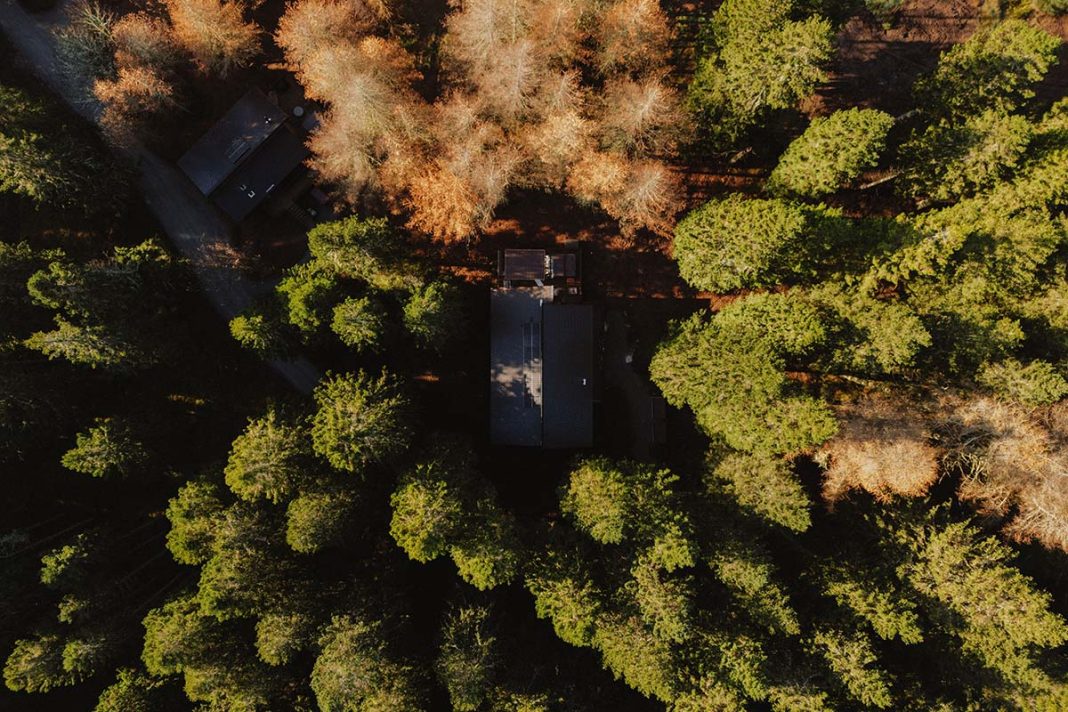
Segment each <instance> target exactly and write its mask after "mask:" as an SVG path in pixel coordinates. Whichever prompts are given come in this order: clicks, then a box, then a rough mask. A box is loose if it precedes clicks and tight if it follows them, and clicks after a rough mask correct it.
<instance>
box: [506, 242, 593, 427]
mask: <svg viewBox="0 0 1068 712" xmlns="http://www.w3.org/2000/svg"><path fill="white" fill-rule="evenodd" d="M579 263H580V255H579V254H578V252H576V251H568V252H560V253H557V254H549V253H547V252H546V251H544V250H504V251H503V252H502V253H501V254H500V255H498V277H499V286H498V287H496V288H494V289H493V290H491V292H490V440H491V441H492V442H493V443H494V444H496V445H518V446H526V447H542V448H585V447H590V446H591V445H593V421H594V402H595V401H596V400H597V396H596V384H597V381H598V379H597V378H596V373H595V355H596V354H595V344H596V337H597V325H596V312H595V309H594V307H593V305H591V304H584V303H582V302H581V301H580V296H581V282H580V277H579V270H578V265H579Z"/></svg>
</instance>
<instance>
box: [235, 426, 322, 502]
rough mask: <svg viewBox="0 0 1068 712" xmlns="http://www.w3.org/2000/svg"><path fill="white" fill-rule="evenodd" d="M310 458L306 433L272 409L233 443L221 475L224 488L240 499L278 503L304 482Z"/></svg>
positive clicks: (248, 427) (247, 427)
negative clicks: (224, 478)
mask: <svg viewBox="0 0 1068 712" xmlns="http://www.w3.org/2000/svg"><path fill="white" fill-rule="evenodd" d="M310 454H311V453H310V448H309V445H308V434H307V431H306V430H305V429H304V428H303V427H301V426H300V424H298V423H293V422H290V421H288V420H286V419H284V418H283V417H281V416H280V415H279V414H278V412H277V411H276V410H274V409H273V408H272V409H271V410H268V411H267V413H266V414H265V415H264V416H263V417H261V418H256V419H250V420H249V422H248V425H247V426H246V428H245V431H244V432H243V433H242V434H241V435H240V436H238V437H237V439H236V440H234V443H233V447H232V449H231V451H230V459H229V461H228V462H227V464H226V469H225V471H224V473H225V476H226V484H227V486H228V487H229V488H230V490H231V491H232V492H233V493H234V494H236V495H237V496H238V497H240V498H242V499H245V500H248V501H255V500H257V499H261V498H262V499H267V500H269V501H271V502H274V503H278V502H279V501H282V500H283V499H287V498H288V497H290V496H292V495H293V494H294V493H295V492H296V491H297V490H298V489H299V488H300V486H301V484H302V482H303V481H304V480H305V479H307V476H308V474H307V473H308V467H309V462H308V458H309V455H310Z"/></svg>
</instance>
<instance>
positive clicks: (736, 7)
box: [688, 0, 832, 145]
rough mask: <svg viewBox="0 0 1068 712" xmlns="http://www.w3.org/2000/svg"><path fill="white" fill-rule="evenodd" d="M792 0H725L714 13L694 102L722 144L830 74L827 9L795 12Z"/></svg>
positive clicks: (694, 83) (694, 86)
mask: <svg viewBox="0 0 1068 712" xmlns="http://www.w3.org/2000/svg"><path fill="white" fill-rule="evenodd" d="M792 9H793V8H792V3H790V2H775V1H773V0H726V2H724V3H723V4H722V5H720V7H719V9H718V10H716V13H715V15H714V16H713V17H712V21H711V27H710V35H711V38H712V47H711V48H710V51H709V52H708V53H707V54H706V55H705V56H704V57H702V58H701V59H700V61H699V62H698V65H697V70H696V72H695V74H694V78H693V81H692V82H691V84H690V87H689V97H688V99H689V104H690V107H691V109H692V110H694V111H695V112H696V113H697V115H698V117H699V118H700V120H701V123H702V125H703V126H704V127H705V128H706V129H707V130H708V132H709V133H710V135H711V136H712V137H713V139H714V140H715V141H716V142H717V143H719V144H721V145H722V144H730V143H732V142H734V141H736V140H737V139H738V138H739V137H740V136H741V135H742V134H744V133H745V132H746V131H747V130H748V129H750V128H751V127H752V126H754V125H755V124H756V123H757V122H758V121H759V120H760V119H761V118H762V117H763V116H764V115H765V114H766V113H767V112H768V111H770V110H773V109H792V108H793V107H794V106H795V105H796V104H797V103H798V102H799V101H800V100H801V99H804V98H805V97H807V96H809V95H810V94H811V93H812V91H813V90H814V89H815V87H816V85H817V84H819V83H820V82H822V81H824V79H825V74H824V70H823V68H824V66H825V65H826V64H827V63H828V62H829V60H830V59H831V53H832V30H831V25H830V23H829V22H828V21H827V20H825V19H823V18H821V17H815V16H814V17H809V18H805V19H802V20H793V19H791V15H792Z"/></svg>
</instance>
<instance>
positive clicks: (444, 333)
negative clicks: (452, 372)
mask: <svg viewBox="0 0 1068 712" xmlns="http://www.w3.org/2000/svg"><path fill="white" fill-rule="evenodd" d="M404 327H405V328H406V329H407V330H408V333H409V334H411V335H412V337H413V338H414V339H415V342H416V343H417V344H418V345H419V346H421V347H422V348H426V349H431V350H433V351H438V352H441V351H444V350H446V348H447V347H448V346H449V345H450V344H451V343H454V342H455V340H456V339H457V338H458V337H460V336H462V335H463V327H464V315H463V311H462V309H461V307H460V293H459V290H458V289H456V288H455V287H453V286H452V285H450V284H448V283H447V282H430V283H429V284H427V285H425V286H423V287H419V288H417V289H415V290H414V291H413V292H412V294H411V296H409V297H408V301H406V302H405V303H404Z"/></svg>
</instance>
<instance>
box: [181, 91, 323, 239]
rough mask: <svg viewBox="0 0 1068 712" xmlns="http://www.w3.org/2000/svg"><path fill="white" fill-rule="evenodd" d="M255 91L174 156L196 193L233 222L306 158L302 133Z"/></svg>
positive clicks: (261, 201)
mask: <svg viewBox="0 0 1068 712" xmlns="http://www.w3.org/2000/svg"><path fill="white" fill-rule="evenodd" d="M287 118H288V117H287V116H286V113H285V112H284V111H282V110H281V109H280V108H279V107H278V106H276V105H275V104H273V103H272V102H271V101H270V99H268V98H267V97H266V96H265V95H264V94H263V92H261V91H260V90H259V89H251V90H250V91H248V92H247V93H246V94H245V95H244V96H243V97H241V99H239V100H238V102H237V103H236V104H234V105H233V106H232V107H230V110H229V111H227V112H226V113H225V114H224V115H223V116H222V118H220V119H219V120H218V121H217V122H216V123H215V125H214V126H212V127H211V128H210V129H208V132H207V133H205V134H204V135H203V136H201V137H200V139H199V140H198V141H197V142H196V143H195V144H193V146H192V147H191V148H190V149H189V150H188V151H186V153H185V155H183V156H182V157H181V158H180V159H178V167H179V168H181V169H182V171H183V172H184V173H185V174H186V175H187V176H189V180H191V181H193V185H195V186H196V187H197V188H198V189H199V190H200V192H201V193H203V194H204V195H206V196H208V197H209V198H211V200H212V202H213V203H215V205H216V206H217V207H218V208H219V209H220V210H221V211H222V212H224V213H225V214H226V215H227V216H229V217H230V219H231V220H233V221H234V222H235V223H237V222H241V221H242V220H244V219H245V218H246V217H248V215H249V214H250V213H251V212H252V211H253V210H255V209H256V208H257V207H258V206H259V205H260V204H261V203H263V201H264V200H266V199H267V196H269V195H270V194H271V193H272V192H273V191H274V190H275V189H276V188H277V187H278V186H279V185H280V184H281V183H282V182H283V181H285V180H286V178H288V177H289V175H290V174H291V173H293V171H295V170H296V169H297V168H298V167H300V165H301V164H302V163H303V162H304V161H305V159H307V157H308V155H309V152H308V149H307V148H306V147H305V146H304V140H303V138H302V136H301V135H300V134H299V133H298V132H297V131H296V130H295V129H294V128H292V127H291V126H289V124H288V122H287Z"/></svg>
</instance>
